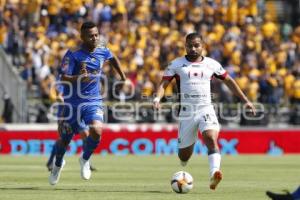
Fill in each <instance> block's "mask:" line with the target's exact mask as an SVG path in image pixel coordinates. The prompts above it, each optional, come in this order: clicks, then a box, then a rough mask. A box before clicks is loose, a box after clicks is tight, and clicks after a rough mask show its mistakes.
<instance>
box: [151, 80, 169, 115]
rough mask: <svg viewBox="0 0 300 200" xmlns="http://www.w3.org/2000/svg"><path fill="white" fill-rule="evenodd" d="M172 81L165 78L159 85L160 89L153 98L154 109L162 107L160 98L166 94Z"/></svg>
mask: <svg viewBox="0 0 300 200" xmlns="http://www.w3.org/2000/svg"><path fill="white" fill-rule="evenodd" d="M169 83H170V80H167V79H163V80H162V81H161V83H160V84H159V86H158V89H157V91H156V97H155V98H154V99H153V107H154V109H159V108H160V103H159V102H160V100H161V98H162V97H163V96H164V94H165V89H166V88H167V87H168V85H169Z"/></svg>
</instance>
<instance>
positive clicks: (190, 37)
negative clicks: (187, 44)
mask: <svg viewBox="0 0 300 200" xmlns="http://www.w3.org/2000/svg"><path fill="white" fill-rule="evenodd" d="M195 38H199V39H200V40H201V41H203V39H202V36H201V35H200V34H199V33H196V32H194V33H189V34H188V35H187V36H186V38H185V41H188V40H193V39H195Z"/></svg>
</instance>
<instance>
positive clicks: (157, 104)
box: [153, 97, 160, 110]
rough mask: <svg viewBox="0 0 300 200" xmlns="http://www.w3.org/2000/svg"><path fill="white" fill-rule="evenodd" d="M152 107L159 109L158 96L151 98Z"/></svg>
mask: <svg viewBox="0 0 300 200" xmlns="http://www.w3.org/2000/svg"><path fill="white" fill-rule="evenodd" d="M153 108H154V109H155V110H159V109H160V99H159V98H158V97H155V98H154V99H153Z"/></svg>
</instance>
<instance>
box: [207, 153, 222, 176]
mask: <svg viewBox="0 0 300 200" xmlns="http://www.w3.org/2000/svg"><path fill="white" fill-rule="evenodd" d="M208 163H209V174H210V177H212V175H213V174H214V173H215V172H216V171H218V170H220V165H221V155H220V154H219V153H213V154H210V155H208Z"/></svg>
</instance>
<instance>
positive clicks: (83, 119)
mask: <svg viewBox="0 0 300 200" xmlns="http://www.w3.org/2000/svg"><path fill="white" fill-rule="evenodd" d="M103 113H104V111H103V106H102V105H101V104H100V103H93V102H91V103H84V104H80V105H79V106H73V105H71V104H65V105H64V106H63V108H61V110H60V112H59V114H60V119H61V120H60V121H63V122H64V124H65V126H67V127H66V128H65V129H66V130H65V131H63V132H67V133H68V134H72V135H73V134H76V133H79V132H82V131H84V130H87V129H88V128H89V125H90V124H91V123H92V121H94V120H96V121H101V122H103Z"/></svg>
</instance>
